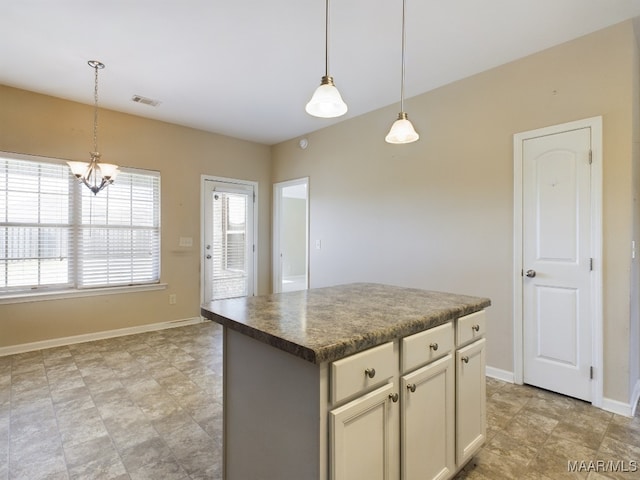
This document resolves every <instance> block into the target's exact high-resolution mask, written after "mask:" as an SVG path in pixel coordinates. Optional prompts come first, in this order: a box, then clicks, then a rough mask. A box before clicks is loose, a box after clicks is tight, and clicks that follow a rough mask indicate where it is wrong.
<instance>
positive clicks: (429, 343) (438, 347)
mask: <svg viewBox="0 0 640 480" xmlns="http://www.w3.org/2000/svg"><path fill="white" fill-rule="evenodd" d="M452 349H453V324H452V323H445V324H444V325H440V326H438V327H434V328H430V329H429V330H425V331H424V332H420V333H416V334H415V335H411V336H409V337H405V338H403V339H402V372H403V373H406V372H408V371H409V370H413V369H414V368H417V367H420V366H422V365H425V364H427V363H429V362H431V361H433V360H435V359H437V358H440V357H442V356H444V355H446V354H447V353H449V352H450V351H451V350H452Z"/></svg>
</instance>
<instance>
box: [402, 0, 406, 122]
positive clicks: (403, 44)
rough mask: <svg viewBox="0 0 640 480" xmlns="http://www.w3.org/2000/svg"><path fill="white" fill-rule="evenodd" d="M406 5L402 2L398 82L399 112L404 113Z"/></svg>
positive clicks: (404, 0) (404, 1) (403, 0)
mask: <svg viewBox="0 0 640 480" xmlns="http://www.w3.org/2000/svg"><path fill="white" fill-rule="evenodd" d="M406 4H407V0H402V74H401V80H400V111H401V112H404V49H405V42H406V39H405V37H406V33H405V21H406V20H405V18H406V13H405V9H406Z"/></svg>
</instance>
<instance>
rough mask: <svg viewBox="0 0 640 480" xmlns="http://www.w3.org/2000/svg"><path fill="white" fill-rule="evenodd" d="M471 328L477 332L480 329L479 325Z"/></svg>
mask: <svg viewBox="0 0 640 480" xmlns="http://www.w3.org/2000/svg"><path fill="white" fill-rule="evenodd" d="M471 328H472V329H473V331H474V332H479V331H480V325H474V326H473V327H471Z"/></svg>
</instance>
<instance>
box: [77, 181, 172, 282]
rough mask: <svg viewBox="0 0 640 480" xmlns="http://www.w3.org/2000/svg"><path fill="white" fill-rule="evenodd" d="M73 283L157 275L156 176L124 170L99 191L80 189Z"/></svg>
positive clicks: (140, 279)
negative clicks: (75, 278) (95, 192)
mask: <svg viewBox="0 0 640 480" xmlns="http://www.w3.org/2000/svg"><path fill="white" fill-rule="evenodd" d="M76 241H77V245H78V247H77V248H78V287H79V288H86V287H99V286H110V285H135V284H139V283H149V282H154V281H158V280H159V279H160V175H159V174H157V173H154V172H150V173H148V172H145V173H144V174H141V173H130V172H127V171H126V170H123V171H122V172H121V173H120V174H119V175H118V180H117V182H114V183H113V184H112V185H109V187H107V188H106V189H105V190H103V191H102V192H100V193H99V194H98V195H93V193H91V192H90V191H89V190H88V189H86V188H83V189H82V202H81V222H80V225H79V228H78V229H77V236H76Z"/></svg>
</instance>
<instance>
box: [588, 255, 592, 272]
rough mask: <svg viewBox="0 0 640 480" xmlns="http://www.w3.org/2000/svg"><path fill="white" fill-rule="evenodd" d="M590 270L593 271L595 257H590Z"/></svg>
mask: <svg viewBox="0 0 640 480" xmlns="http://www.w3.org/2000/svg"><path fill="white" fill-rule="evenodd" d="M589 271H590V272H593V257H592V258H590V259H589Z"/></svg>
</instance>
